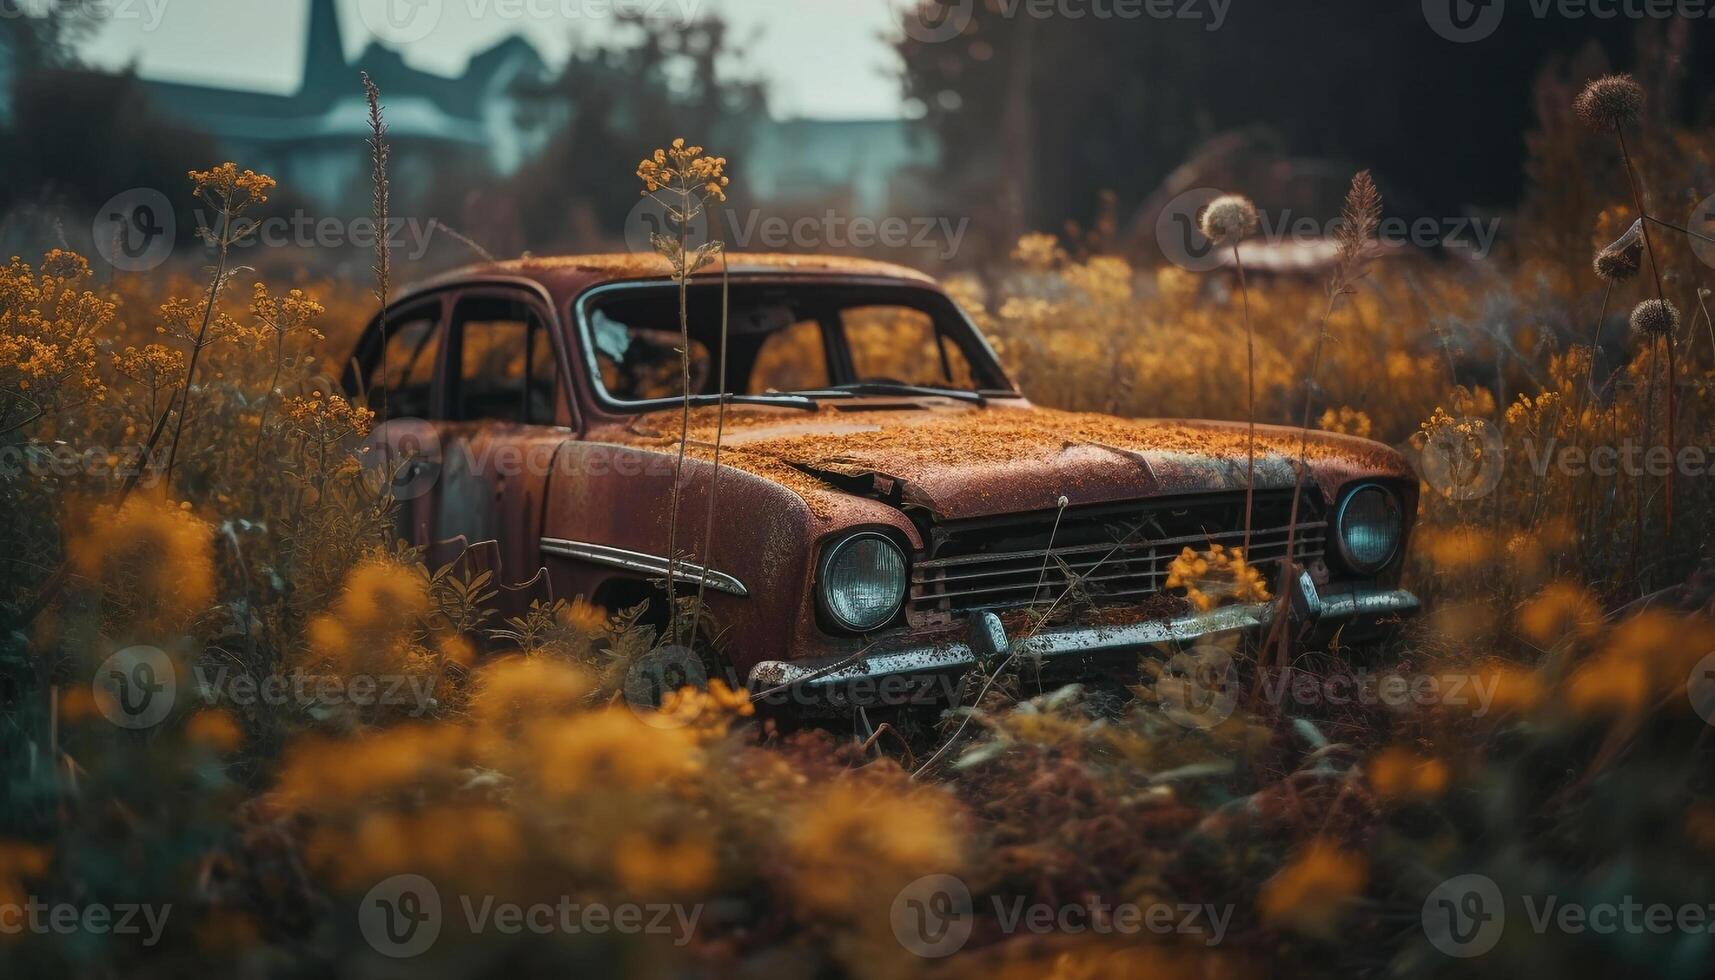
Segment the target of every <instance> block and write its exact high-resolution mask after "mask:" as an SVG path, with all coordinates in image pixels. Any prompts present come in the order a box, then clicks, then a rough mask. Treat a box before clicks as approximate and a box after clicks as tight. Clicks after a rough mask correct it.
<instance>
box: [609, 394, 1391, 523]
mask: <svg viewBox="0 0 1715 980" xmlns="http://www.w3.org/2000/svg"><path fill="white" fill-rule="evenodd" d="M848 404H849V403H848ZM716 411H717V410H716V408H715V407H713V406H709V407H702V408H698V409H696V410H695V411H694V412H693V413H692V421H691V429H690V439H689V446H690V451H691V452H692V453H695V454H696V455H697V457H698V458H707V455H706V454H707V453H708V452H709V451H710V450H712V447H713V443H714V438H715V425H714V422H715V417H716ZM678 432H679V425H678V418H677V416H676V415H674V414H672V413H657V414H655V415H651V416H646V417H644V418H641V419H638V420H637V421H636V422H635V424H634V426H633V427H632V428H630V429H628V430H627V436H628V438H631V439H634V440H644V441H647V442H648V443H650V444H652V445H656V446H659V447H661V448H662V449H663V451H675V450H676V449H677V444H678ZM724 439H725V440H727V441H725V442H724V443H723V445H724V446H726V447H728V448H726V449H723V455H722V459H723V462H730V463H731V464H732V465H733V466H734V467H737V468H740V469H745V470H747V471H749V472H753V473H756V474H757V475H758V476H763V477H765V478H768V479H773V480H777V481H778V482H780V483H782V484H783V485H785V486H787V487H788V488H790V489H792V490H793V491H794V492H795V493H798V494H799V496H801V497H804V499H805V501H806V502H807V503H809V504H811V506H812V508H813V509H815V510H817V512H818V513H819V514H822V515H823V516H825V514H826V505H825V504H824V503H819V502H818V500H817V498H818V497H819V496H822V495H826V494H830V493H831V494H836V495H837V494H838V493H839V492H840V491H839V489H838V488H837V487H834V486H831V485H830V484H829V483H828V482H826V481H824V480H820V479H817V478H816V477H815V476H814V475H812V473H811V472H806V471H820V472H821V473H824V474H828V475H830V476H836V475H837V476H853V477H858V476H868V475H872V474H873V475H878V476H880V477H882V478H884V479H886V478H898V479H900V480H902V481H904V482H905V484H906V486H905V487H904V488H903V490H904V494H905V496H906V498H907V499H910V500H913V501H914V502H917V503H920V504H922V505H925V506H929V507H930V508H931V509H934V510H936V511H938V512H942V513H945V514H978V513H1001V512H1007V511H1022V510H1034V509H1043V508H1051V507H1052V506H1053V505H1054V504H1053V501H1054V499H1055V497H1056V496H1057V495H1060V494H1065V495H1067V496H1069V497H1070V499H1071V500H1072V501H1073V502H1074V503H1083V502H1091V501H1096V500H1104V499H1114V498H1115V495H1116V494H1118V495H1131V496H1147V495H1153V494H1156V493H1195V492H1199V491H1205V490H1216V489H1223V488H1230V487H1231V484H1232V481H1233V480H1234V479H1235V473H1238V472H1239V471H1242V469H1243V464H1244V460H1245V455H1246V446H1247V442H1248V435H1247V432H1246V430H1245V427H1244V425H1243V424H1235V423H1221V422H1199V421H1185V420H1144V419H1122V418H1116V417H1113V416H1107V415H1099V414H1094V413H1088V412H1064V411H1058V410H1054V409H1044V408H1035V407H1032V406H1028V405H1026V406H1023V407H1018V406H1011V405H999V404H997V405H994V406H991V407H989V408H977V407H963V406H961V407H959V408H955V409H935V410H920V411H909V410H908V411H898V410H893V411H889V410H875V409H870V410H865V409H862V408H859V407H857V406H853V407H851V408H844V407H840V405H839V404H834V403H830V404H824V405H822V406H821V407H820V409H819V410H818V411H817V412H814V413H810V412H804V411H802V410H796V409H793V410H781V409H769V408H759V407H754V406H743V407H733V408H729V410H728V415H727V421H726V430H725V435H724ZM1256 450H1257V457H1258V469H1257V472H1258V478H1257V479H1258V485H1259V486H1264V485H1267V484H1268V483H1269V482H1270V480H1272V482H1273V483H1274V484H1275V485H1277V486H1278V485H1280V484H1282V483H1283V482H1284V484H1285V485H1286V486H1290V485H1291V482H1292V477H1291V472H1292V464H1293V462H1294V461H1296V460H1297V458H1298V456H1299V453H1300V433H1299V431H1298V430H1296V429H1289V428H1284V427H1280V426H1258V427H1257V434H1256ZM1303 453H1304V457H1305V459H1306V462H1307V464H1308V465H1310V467H1311V469H1312V472H1313V473H1315V472H1316V471H1317V470H1318V469H1319V468H1321V467H1326V468H1327V469H1328V470H1329V471H1330V472H1331V473H1333V474H1334V477H1335V478H1336V479H1344V478H1347V477H1349V476H1350V475H1353V474H1365V475H1379V476H1400V477H1403V476H1406V475H1407V474H1408V473H1409V471H1408V470H1407V469H1406V468H1405V466H1404V464H1403V461H1402V460H1401V459H1400V457H1399V456H1398V454H1397V453H1396V452H1394V450H1392V449H1390V448H1388V447H1386V446H1383V445H1381V444H1379V443H1372V442H1368V441H1366V440H1362V439H1355V438H1351V437H1348V436H1340V435H1337V434H1334V433H1326V432H1315V431H1313V432H1311V433H1310V434H1309V437H1308V439H1307V440H1306V441H1305V443H1304V445H1303ZM1265 460H1266V461H1267V463H1268V469H1267V470H1266V471H1265V469H1264V465H1263V464H1264V461H1265ZM1235 461H1236V466H1237V468H1236V469H1235ZM1319 464H1320V467H1319ZM1237 478H1238V479H1241V480H1242V474H1241V475H1239V476H1238V477H1237Z"/></svg>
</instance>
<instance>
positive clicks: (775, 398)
mask: <svg viewBox="0 0 1715 980" xmlns="http://www.w3.org/2000/svg"><path fill="white" fill-rule="evenodd" d="M720 400H721V396H719V395H692V396H691V404H693V405H715V404H718V403H719V402H720ZM673 401H674V402H675V403H677V402H678V401H680V399H678V398H675V399H673ZM726 401H727V404H729V405H779V406H781V407H783V408H802V409H806V410H808V411H811V412H816V411H820V410H821V409H820V406H818V405H817V404H816V400H815V399H814V398H809V397H806V396H804V395H799V394H791V395H733V394H729V395H727V396H726Z"/></svg>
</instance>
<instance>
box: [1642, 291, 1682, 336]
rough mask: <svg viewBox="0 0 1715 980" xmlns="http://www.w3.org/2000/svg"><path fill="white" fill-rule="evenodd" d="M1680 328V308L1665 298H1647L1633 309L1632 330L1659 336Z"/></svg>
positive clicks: (1646, 334)
mask: <svg viewBox="0 0 1715 980" xmlns="http://www.w3.org/2000/svg"><path fill="white" fill-rule="evenodd" d="M1678 328H1679V308H1678V307H1676V306H1674V305H1673V304H1672V303H1670V302H1668V301H1667V300H1665V299H1646V300H1644V301H1643V302H1642V303H1639V304H1638V305H1637V306H1636V307H1634V308H1633V309H1632V332H1633V333H1636V334H1643V335H1645V336H1649V337H1659V336H1663V335H1666V334H1670V333H1672V332H1673V331H1674V330H1677V329H1678Z"/></svg>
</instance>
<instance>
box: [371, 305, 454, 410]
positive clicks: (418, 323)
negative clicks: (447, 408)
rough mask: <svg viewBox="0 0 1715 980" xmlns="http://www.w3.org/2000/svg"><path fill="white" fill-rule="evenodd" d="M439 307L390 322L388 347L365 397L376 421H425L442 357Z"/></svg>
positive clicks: (374, 369)
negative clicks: (407, 418)
mask: <svg viewBox="0 0 1715 980" xmlns="http://www.w3.org/2000/svg"><path fill="white" fill-rule="evenodd" d="M440 309H441V308H440V304H438V303H435V304H429V305H428V306H419V307H415V308H412V309H409V310H405V311H404V312H403V313H402V314H398V315H394V316H389V317H388V319H387V345H386V348H385V350H383V351H382V352H381V354H380V355H379V356H378V357H376V359H375V363H373V364H372V365H370V368H369V375H368V377H367V378H366V379H365V380H364V394H365V397H366V398H367V399H368V401H369V408H370V410H371V411H373V412H374V413H375V416H376V418H380V419H396V418H401V417H416V418H426V417H427V416H428V414H429V395H430V392H431V390H432V389H433V387H434V381H435V357H436V355H437V354H439V353H440V347H441V331H440V330H439V329H438V328H439V326H440Z"/></svg>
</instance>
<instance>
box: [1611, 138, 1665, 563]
mask: <svg viewBox="0 0 1715 980" xmlns="http://www.w3.org/2000/svg"><path fill="white" fill-rule="evenodd" d="M1614 135H1615V136H1616V137H1618V138H1619V141H1620V160H1621V162H1623V163H1624V164H1625V167H1626V184H1627V185H1628V186H1629V187H1630V188H1631V191H1632V203H1633V204H1634V205H1635V206H1636V207H1637V209H1638V215H1639V217H1642V216H1644V215H1647V214H1648V213H1649V212H1648V211H1646V210H1645V209H1644V197H1643V190H1642V187H1641V185H1642V180H1643V179H1642V178H1641V177H1639V176H1638V174H1637V169H1636V168H1635V167H1633V166H1632V154H1631V150H1630V149H1628V148H1627V146H1626V131H1625V128H1624V127H1623V126H1620V125H1617V124H1616V125H1615V126H1614ZM1649 224H1650V223H1649V222H1648V221H1645V222H1644V223H1643V225H1642V228H1643V233H1644V251H1645V252H1647V253H1648V254H1649V268H1650V276H1651V277H1652V278H1653V279H1654V280H1655V295H1656V299H1657V300H1659V301H1660V302H1661V305H1662V306H1663V307H1665V306H1667V291H1666V290H1665V289H1663V288H1662V284H1661V266H1660V264H1658V263H1657V262H1656V257H1655V241H1654V240H1653V239H1652V238H1651V237H1650V233H1649ZM1667 343H1668V348H1667V361H1668V379H1667V418H1668V426H1667V456H1668V458H1669V459H1672V458H1673V457H1674V448H1675V446H1674V436H1673V424H1672V422H1673V416H1674V392H1673V386H1674V383H1675V382H1674V378H1673V338H1672V337H1671V336H1669V337H1668V341H1667ZM1652 350H1653V348H1652ZM1650 386H1651V397H1652V400H1653V397H1654V386H1655V370H1654V368H1653V367H1652V368H1651V370H1650ZM1645 438H1646V439H1647V438H1648V437H1647V435H1646V436H1645ZM1677 482H1678V481H1677V480H1675V479H1674V474H1673V470H1671V469H1669V470H1668V473H1667V498H1666V501H1665V507H1666V519H1665V521H1664V522H1663V538H1662V548H1663V550H1664V551H1665V549H1666V548H1667V547H1668V545H1669V542H1670V541H1671V540H1672V539H1673V491H1674V486H1675V484H1676V483H1677ZM1641 515H1642V511H1641V509H1640V510H1639V519H1640V520H1641V519H1642V517H1641ZM1639 530H1640V531H1641V530H1642V528H1641V527H1640V528H1639Z"/></svg>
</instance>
